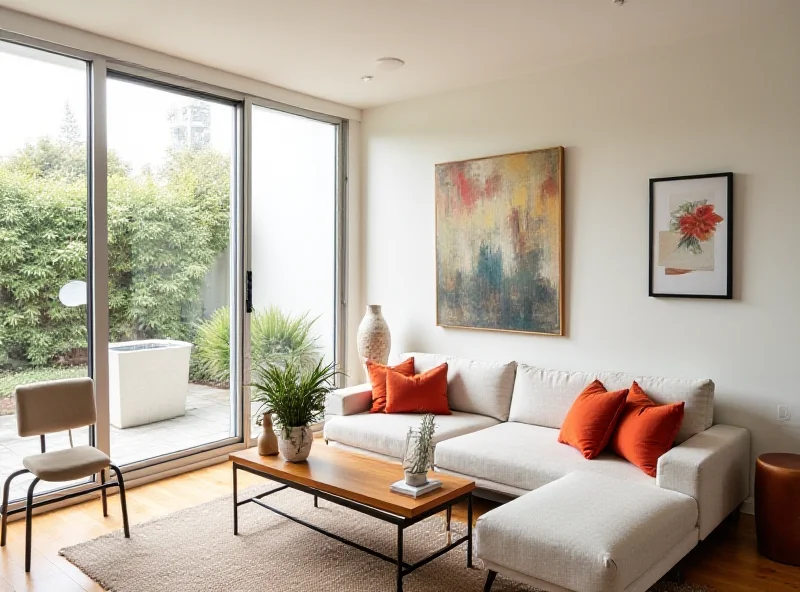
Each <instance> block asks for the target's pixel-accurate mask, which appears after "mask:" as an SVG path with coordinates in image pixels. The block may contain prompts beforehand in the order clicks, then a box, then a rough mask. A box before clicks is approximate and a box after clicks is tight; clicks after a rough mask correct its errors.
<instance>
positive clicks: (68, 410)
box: [0, 378, 130, 571]
mask: <svg viewBox="0 0 800 592" xmlns="http://www.w3.org/2000/svg"><path fill="white" fill-rule="evenodd" d="M14 397H15V399H16V406H17V433H18V434H19V435H20V436H22V437H26V436H39V438H40V440H41V447H42V453H41V454H34V455H31V456H26V457H25V458H23V459H22V465H23V466H24V467H25V468H24V469H22V470H19V471H17V472H15V473H13V474H11V475H10V476H9V477H8V479H6V482H5V485H4V486H3V506H2V510H1V511H2V526H1V527H0V529H1V530H2V532H0V546H5V544H6V526H7V523H8V516H9V515H10V514H16V513H17V512H23V511H24V512H25V519H26V524H25V571H30V570H31V525H32V512H33V509H34V508H38V507H39V506H44V505H47V504H51V503H54V502H58V501H62V500H65V499H69V498H72V497H76V496H79V495H84V494H86V493H89V492H92V491H97V490H100V491H101V495H102V498H103V516H108V503H107V499H106V489H107V488H109V487H117V486H118V487H119V500H120V504H121V505H122V523H123V525H124V528H125V537H126V538H130V529H129V528H128V508H127V506H126V504H125V483H124V481H123V479H122V472H121V471H120V470H119V468H118V467H116V466H115V465H113V464H111V459H109V458H108V456H107V455H106V454H105V453H104V452H102V451H101V450H99V449H97V448H95V447H94V446H75V447H70V448H67V449H66V450H56V451H53V452H47V451H46V445H45V434H51V433H53V432H61V431H64V430H72V429H75V428H82V427H85V426H89V425H93V424H94V423H95V422H96V421H97V411H96V408H95V400H94V382H93V381H92V379H91V378H70V379H66V380H53V381H50V382H38V383H35V384H27V385H24V386H18V387H17V388H16V389H15V391H14ZM71 443H72V438H70V444H71ZM109 467H110V468H111V469H112V470H113V471H114V472H115V473H116V474H117V480H116V482H114V481H110V482H106V478H105V475H106V469H108V468H109ZM25 473H32V474H33V475H34V477H35V479H34V480H33V481H32V482H31V484H30V486H29V487H28V496H27V500H26V504H25V506H24V507H20V508H17V509H15V510H11V511H9V510H8V494H9V489H10V487H11V481H12V480H13V479H14V478H15V477H18V476H19V475H23V474H25ZM96 473H100V485H97V486H95V487H91V488H89V489H82V490H81V491H80V492H76V493H71V494H66V495H62V496H60V497H57V498H55V499H48V500H45V501H40V502H36V503H34V501H33V489H34V488H35V487H36V484H37V483H39V481H55V482H64V481H73V480H75V479H83V478H85V477H90V476H91V475H94V474H96Z"/></svg>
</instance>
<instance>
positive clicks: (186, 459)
mask: <svg viewBox="0 0 800 592" xmlns="http://www.w3.org/2000/svg"><path fill="white" fill-rule="evenodd" d="M0 40H2V41H5V42H9V43H14V44H17V45H22V46H26V47H30V48H32V49H36V50H42V51H46V52H50V53H54V54H58V55H62V56H65V57H69V58H75V59H78V60H82V61H84V62H86V64H87V71H88V79H89V82H88V86H89V88H88V95H87V105H88V110H89V113H88V115H87V117H88V122H87V123H88V126H89V128H88V132H87V153H88V155H89V156H88V158H89V160H88V168H87V175H88V184H87V189H88V192H89V203H88V211H89V230H88V237H87V240H88V247H89V255H88V264H89V274H88V277H87V283H88V284H89V286H90V288H89V289H90V294H89V300H90V302H89V307H87V308H88V309H89V310H90V311H91V312H87V328H88V330H89V347H90V354H89V355H90V364H89V376H91V377H92V378H94V380H95V388H96V399H97V412H98V421H97V423H96V424H95V426H94V428H93V430H92V432H90V433H91V434H92V436H91V437H92V438H94V443H95V445H96V446H97V447H98V448H99V449H100V450H102V451H104V452H106V453H107V454H108V453H111V452H113V451H111V450H110V446H111V438H110V421H109V376H108V343H109V333H108V329H109V326H108V314H107V311H108V227H107V222H108V218H107V212H108V192H107V190H108V187H107V169H108V162H107V157H108V153H107V95H106V86H107V80H108V78H109V77H114V76H115V75H118V76H121V77H129V78H137V79H141V80H142V81H143V82H145V83H149V84H152V85H162V86H164V87H169V88H170V89H172V90H174V91H176V92H181V91H183V92H185V93H186V94H191V95H192V96H198V95H200V96H202V95H206V96H208V97H209V98H212V99H217V100H220V99H221V100H227V101H232V102H236V103H237V105H238V106H237V125H236V134H237V138H236V145H237V150H236V155H235V158H236V159H237V161H238V162H237V163H236V167H237V171H238V175H235V177H236V179H235V180H234V181H235V183H236V187H235V190H234V192H233V193H234V194H235V195H234V197H233V201H234V202H235V203H234V208H233V209H232V213H236V214H238V223H239V224H238V229H237V240H236V241H235V243H236V244H235V245H234V248H233V249H232V261H231V263H232V265H231V270H232V271H233V272H235V274H236V275H237V278H236V280H235V281H234V280H233V279H232V280H231V282H230V283H231V310H232V311H233V310H234V308H235V309H236V313H235V315H234V316H235V323H236V325H235V326H236V327H238V328H239V331H238V336H239V339H238V342H237V345H238V351H239V355H238V356H237V357H236V360H235V361H236V363H235V364H234V365H233V366H235V372H234V373H235V375H236V380H235V385H236V387H237V390H238V394H237V397H236V404H234V405H232V406H231V414H232V415H231V419H232V423H231V425H233V426H235V427H236V430H237V431H236V434H237V436H235V437H231V438H228V439H226V440H221V441H217V442H213V443H209V444H207V445H203V446H200V447H195V448H191V449H186V450H181V451H176V452H175V453H172V454H168V455H163V456H160V457H156V458H153V459H147V460H143V461H140V462H137V463H131V464H128V465H125V466H124V467H122V468H123V472H124V473H125V474H126V475H127V476H128V478H127V479H126V481H127V482H128V484H129V486H135V485H137V484H139V483H146V482H149V481H153V480H156V479H159V478H163V477H166V476H170V475H174V474H178V473H180V472H185V471H189V470H194V469H197V468H199V467H200V466H206V465H209V464H213V463H216V462H222V461H224V460H225V459H226V458H227V455H228V453H230V452H233V451H236V450H241V449H243V448H245V447H248V446H253V445H254V444H255V438H253V437H252V434H251V433H250V432H251V430H250V425H251V417H250V415H251V412H250V393H249V388H248V387H246V386H245V385H246V384H248V383H249V379H250V346H249V344H250V339H249V336H250V318H249V314H248V313H246V312H245V311H244V297H245V286H244V282H245V278H246V272H247V271H248V270H250V269H251V267H250V263H251V250H250V243H251V236H252V228H251V224H250V221H251V217H250V213H251V210H250V204H251V197H252V194H251V190H252V178H251V169H252V113H253V106H258V107H264V108H268V109H274V110H277V111H283V112H285V113H291V114H293V115H299V116H302V117H308V118H310V119H314V120H317V121H320V122H325V123H330V124H332V125H335V126H336V127H337V154H336V176H337V178H336V193H337V195H336V215H335V218H336V220H335V225H336V228H335V240H336V245H335V252H336V261H335V266H336V269H335V286H336V288H335V292H336V293H335V298H336V303H335V310H334V331H335V334H334V344H335V345H334V359H335V360H336V363H337V365H338V366H339V368H346V367H347V278H348V270H347V244H348V234H347V231H348V229H347V202H348V178H347V170H348V169H347V163H348V120H347V119H346V118H342V117H337V116H333V115H328V114H325V113H321V112H316V111H312V110H308V109H304V108H301V107H295V106H293V105H291V104H287V103H282V102H278V101H274V100H272V99H269V98H266V97H260V96H256V95H252V94H248V93H244V92H240V91H237V90H234V89H230V88H224V87H219V86H215V85H213V84H208V83H205V82H201V81H197V80H193V79H191V78H187V77H184V76H181V75H177V74H171V73H169V72H163V71H158V70H154V69H151V68H146V67H142V66H138V65H136V64H131V63H129V62H125V61H122V60H116V59H114V58H113V56H108V55H104V54H99V53H93V52H89V51H83V50H79V49H75V48H72V47H68V46H65V45H60V44H58V43H52V42H49V41H47V40H43V39H38V38H35V37H30V36H27V35H21V34H18V33H13V32H10V31H6V30H4V29H0ZM237 208H238V209H237ZM234 264H235V265H234ZM234 304H235V305H236V306H235V307H234ZM97 311H106V313H105V314H98V312H97ZM90 314H91V317H89V315H90ZM233 366H232V367H233ZM231 384H232V385H233V384H234V380H233V378H232V381H231ZM233 390H234V389H233V388H232V392H233ZM112 458H113V456H112ZM95 478H96V476H95ZM92 484H93V481H88V482H86V483H83V484H79V485H75V486H68V487H65V488H62V489H60V490H56V491H54V492H46V493H43V494H40V495H37V499H50V498H52V497H55V496H57V495H59V494H60V493H63V492H77V491H81V490H82V489H86V488H88V487H90V486H91V485H92ZM99 495H100V494H99V493H97V492H95V493H93V494H87V497H98V496H99ZM85 499H86V498H83V497H79V498H74V499H72V500H68V501H66V502H64V503H63V504H61V503H58V504H54V505H53V506H52V508H58V507H62V506H66V505H71V504H75V503H80V502H82V501H85ZM21 504H22V502H21V501H17V502H14V503H12V504H9V508H15V507H19V506H20V505H21ZM34 513H38V511H35V512H34ZM17 516H19V514H18V515H17Z"/></svg>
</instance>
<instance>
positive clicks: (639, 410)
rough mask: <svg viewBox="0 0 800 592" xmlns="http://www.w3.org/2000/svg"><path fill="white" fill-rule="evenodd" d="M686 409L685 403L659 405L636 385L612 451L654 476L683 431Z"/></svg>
mask: <svg viewBox="0 0 800 592" xmlns="http://www.w3.org/2000/svg"><path fill="white" fill-rule="evenodd" d="M684 406H685V404H684V403H683V402H680V403H671V404H669V405H656V404H655V403H653V401H651V400H650V399H649V398H648V396H647V395H646V394H645V392H644V391H643V390H642V388H641V387H640V386H639V385H638V384H636V383H635V382H634V383H633V384H632V385H631V388H630V390H629V391H628V398H627V400H626V401H625V407H624V408H623V410H622V416H621V417H620V419H619V424H618V425H617V431H616V432H614V435H613V436H612V437H611V449H612V450H613V451H614V452H616V453H617V454H618V455H619V456H621V457H622V458H624V459H625V460H627V461H628V462H630V463H633V464H635V465H636V466H637V467H639V468H640V469H642V471H644V472H645V473H647V474H648V475H650V476H651V477H655V476H656V468H657V467H658V457H660V456H661V455H662V454H664V453H665V452H667V451H668V450H669V449H670V448H672V444H673V442H675V436H677V435H678V430H680V429H681V423H683V411H684Z"/></svg>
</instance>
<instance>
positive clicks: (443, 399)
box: [386, 363, 450, 415]
mask: <svg viewBox="0 0 800 592" xmlns="http://www.w3.org/2000/svg"><path fill="white" fill-rule="evenodd" d="M386 413H435V414H436V415H450V406H449V405H448V403H447V363H444V364H442V365H441V366H436V368H432V369H431V370H428V371H427V372H423V373H422V374H417V375H415V376H405V375H404V374H402V373H400V372H397V371H396V370H393V369H392V368H389V369H388V370H387V372H386Z"/></svg>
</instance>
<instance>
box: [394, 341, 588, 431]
mask: <svg viewBox="0 0 800 592" xmlns="http://www.w3.org/2000/svg"><path fill="white" fill-rule="evenodd" d="M412 356H413V357H414V367H415V368H416V372H417V373H421V372H426V371H428V370H430V369H432V368H435V367H436V366H439V365H441V364H444V363H445V362H447V366H448V368H447V398H448V400H449V402H450V409H452V410H454V411H463V412H465V413H477V414H479V415H486V416H489V417H493V418H495V419H497V420H500V421H506V420H507V419H508V410H509V407H510V405H511V393H512V391H513V389H514V372H515V370H516V367H517V364H516V362H508V363H506V364H501V363H498V362H477V361H474V360H467V359H465V358H455V357H452V356H445V355H441V354H421V353H416V352H414V353H407V354H403V359H407V358H410V357H412ZM576 394H577V393H576Z"/></svg>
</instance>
